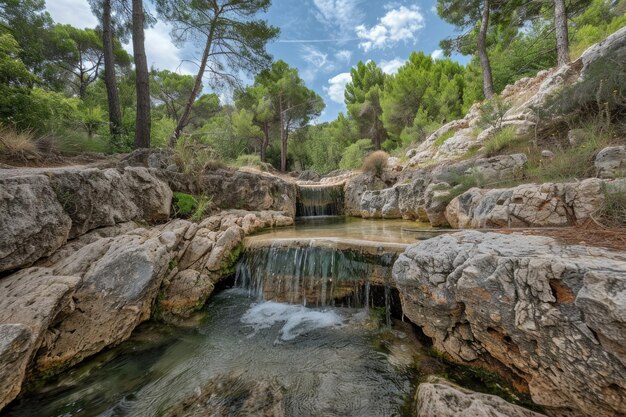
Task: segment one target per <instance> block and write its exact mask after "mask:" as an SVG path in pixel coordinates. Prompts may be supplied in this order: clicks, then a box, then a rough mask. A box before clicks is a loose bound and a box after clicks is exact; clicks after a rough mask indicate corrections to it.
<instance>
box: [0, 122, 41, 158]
mask: <svg viewBox="0 0 626 417" xmlns="http://www.w3.org/2000/svg"><path fill="white" fill-rule="evenodd" d="M0 156H1V157H3V159H6V160H19V161H28V160H33V159H38V158H39V157H40V154H39V152H38V150H37V143H36V142H35V138H34V135H33V133H32V132H31V131H29V130H24V131H21V132H19V131H17V130H15V129H14V128H10V127H2V128H0Z"/></svg>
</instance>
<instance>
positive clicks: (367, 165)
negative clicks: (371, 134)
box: [361, 151, 389, 176]
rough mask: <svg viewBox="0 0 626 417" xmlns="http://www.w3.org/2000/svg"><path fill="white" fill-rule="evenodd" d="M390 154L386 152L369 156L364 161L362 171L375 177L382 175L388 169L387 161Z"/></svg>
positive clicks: (378, 152)
mask: <svg viewBox="0 0 626 417" xmlns="http://www.w3.org/2000/svg"><path fill="white" fill-rule="evenodd" d="M388 159H389V154H388V153H387V152H385V151H376V152H373V153H371V154H369V155H368V156H367V157H366V158H365V160H364V161H363V166H362V167H361V169H362V170H363V172H371V173H373V174H375V175H378V176H380V175H382V173H383V171H384V170H385V168H387V160H388Z"/></svg>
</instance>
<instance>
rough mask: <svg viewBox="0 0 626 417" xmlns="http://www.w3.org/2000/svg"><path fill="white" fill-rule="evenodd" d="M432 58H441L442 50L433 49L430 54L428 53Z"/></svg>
mask: <svg viewBox="0 0 626 417" xmlns="http://www.w3.org/2000/svg"><path fill="white" fill-rule="evenodd" d="M430 56H431V57H432V59H441V58H443V50H441V49H435V50H434V51H433V53H432V54H430Z"/></svg>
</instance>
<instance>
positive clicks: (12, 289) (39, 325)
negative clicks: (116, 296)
mask: <svg viewBox="0 0 626 417" xmlns="http://www.w3.org/2000/svg"><path fill="white" fill-rule="evenodd" d="M78 282H79V278H78V277H71V276H54V275H53V274H52V271H51V270H49V269H45V268H29V269H23V270H21V271H20V272H17V273H15V274H13V275H10V276H8V277H6V278H3V279H2V281H0V409H1V408H2V407H4V406H5V405H6V404H8V403H9V402H10V401H11V400H13V399H14V398H15V397H16V396H17V395H18V394H19V392H20V390H21V387H22V382H23V381H24V379H25V377H26V374H27V372H28V370H29V366H30V363H31V360H32V358H33V356H34V355H35V353H36V352H37V351H38V350H39V349H40V348H41V347H42V346H44V345H46V344H47V343H49V341H50V340H49V337H47V336H48V335H47V333H46V332H47V329H48V327H49V326H51V325H52V324H54V323H55V322H56V321H57V320H58V319H59V318H61V317H62V316H63V315H65V314H69V313H70V312H72V311H73V309H74V303H73V299H72V295H73V294H74V290H75V288H76V286H77V284H78Z"/></svg>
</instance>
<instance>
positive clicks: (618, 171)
mask: <svg viewBox="0 0 626 417" xmlns="http://www.w3.org/2000/svg"><path fill="white" fill-rule="evenodd" d="M595 167H596V173H597V175H598V177H600V178H618V177H624V176H626V146H610V147H608V148H604V149H602V150H601V151H600V152H598V155H597V156H596V160H595Z"/></svg>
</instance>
